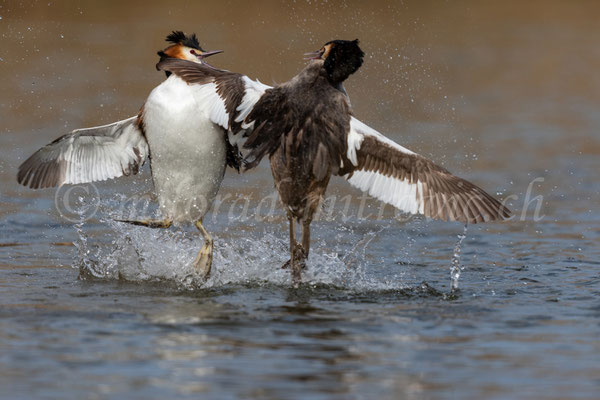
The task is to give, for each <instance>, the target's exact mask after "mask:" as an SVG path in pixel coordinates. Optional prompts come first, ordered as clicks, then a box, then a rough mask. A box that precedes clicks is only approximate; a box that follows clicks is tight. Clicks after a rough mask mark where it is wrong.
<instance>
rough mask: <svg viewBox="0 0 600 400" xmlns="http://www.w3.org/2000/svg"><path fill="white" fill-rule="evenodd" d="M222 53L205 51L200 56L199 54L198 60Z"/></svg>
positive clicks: (220, 51) (219, 51)
mask: <svg viewBox="0 0 600 400" xmlns="http://www.w3.org/2000/svg"><path fill="white" fill-rule="evenodd" d="M222 52H223V50H213V51H205V52H203V53H202V54H200V58H206V57H210V56H214V55H215V54H219V53H222Z"/></svg>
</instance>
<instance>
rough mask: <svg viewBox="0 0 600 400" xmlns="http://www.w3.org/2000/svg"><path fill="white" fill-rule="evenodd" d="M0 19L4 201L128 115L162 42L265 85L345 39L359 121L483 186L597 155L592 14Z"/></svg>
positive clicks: (516, 5) (211, 9)
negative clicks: (46, 147)
mask: <svg viewBox="0 0 600 400" xmlns="http://www.w3.org/2000/svg"><path fill="white" fill-rule="evenodd" d="M0 16H1V17H2V19H1V20H0V32H1V35H2V46H1V48H0V57H1V59H2V61H0V71H1V74H2V91H1V92H0V121H1V124H0V132H1V138H2V139H1V142H0V144H2V152H3V156H2V157H1V158H2V161H1V162H0V163H1V164H0V168H1V169H2V184H3V185H5V184H7V183H10V186H11V190H12V183H13V182H14V173H15V168H16V166H18V164H19V163H20V162H21V161H22V160H23V157H26V156H28V155H29V154H30V153H31V152H32V151H34V150H35V149H36V148H38V147H40V146H41V145H43V144H45V143H47V142H48V141H50V140H53V139H54V138H55V137H57V136H59V135H61V134H63V133H66V132H68V131H70V130H71V129H74V128H78V127H84V126H91V125H98V124H104V123H108V122H111V121H115V120H118V119H122V118H125V117H128V116H131V115H133V114H135V113H136V112H137V110H138V109H139V107H140V106H141V104H142V103H143V101H144V99H145V98H146V96H147V95H148V93H149V92H150V90H151V89H152V88H153V87H154V86H156V85H157V84H158V83H159V82H161V81H162V80H163V75H162V74H161V73H159V72H157V71H156V70H155V68H154V65H155V63H156V61H157V56H156V51H157V50H159V49H162V48H163V47H164V46H165V42H164V37H165V35H166V34H167V33H169V32H170V31H171V30H174V29H181V30H185V31H186V32H196V33H197V34H198V36H199V38H200V40H201V43H202V45H203V46H204V47H205V48H207V49H224V50H225V51H226V52H225V53H224V54H221V55H218V56H216V57H214V58H212V59H211V62H212V63H213V64H215V65H217V66H219V67H222V68H226V69H230V70H235V71H239V72H243V73H246V74H248V75H249V76H250V77H254V78H258V79H260V80H261V81H262V82H264V83H267V84H273V83H276V82H282V81H285V80H287V79H289V78H290V77H292V76H293V75H294V74H296V73H297V72H298V71H299V70H300V69H301V68H302V67H303V65H304V61H303V59H302V54H303V53H304V52H306V51H311V50H316V49H318V48H319V47H320V46H321V44H322V43H324V42H326V41H328V40H330V39H334V38H346V39H354V38H359V39H360V40H361V45H362V47H363V49H364V50H365V52H366V53H367V58H366V62H365V64H364V66H363V68H362V69H361V70H360V71H359V72H358V73H357V74H355V75H354V76H353V77H351V78H350V79H349V81H348V82H347V84H346V87H347V89H348V92H349V94H350V96H351V98H352V102H353V105H354V108H355V114H356V115H357V117H358V118H360V119H361V120H363V121H365V122H367V123H369V124H370V125H372V126H373V127H375V128H377V129H378V130H380V131H382V132H383V133H385V134H387V135H389V136H391V137H392V138H394V139H395V140H397V141H399V142H400V143H402V144H403V145H405V146H407V147H409V148H411V149H414V150H416V151H419V152H422V153H424V154H425V155H428V156H430V157H433V158H434V159H436V160H437V161H438V162H440V163H442V164H444V165H446V166H447V167H451V169H452V170H454V171H457V172H461V170H472V171H481V170H488V171H491V170H496V171H498V172H499V171H502V173H501V174H500V173H499V174H498V176H497V181H496V182H494V185H496V184H501V183H502V182H506V181H508V180H513V179H516V180H517V181H518V180H519V177H520V176H524V178H523V183H525V182H526V181H528V180H529V178H528V177H527V174H529V173H533V174H540V173H543V172H544V171H546V170H549V169H552V168H554V167H556V166H557V165H558V164H557V163H556V159H557V158H561V157H565V156H566V157H571V156H572V157H579V156H580V155H586V154H587V155H594V154H598V153H599V152H600V134H599V132H598V130H599V129H598V127H599V126H600V113H599V111H598V110H600V73H598V71H599V67H600V46H599V43H600V24H599V23H598V21H599V17H600V3H599V2H595V1H575V2H567V1H527V2H523V1H503V2H498V1H404V2H395V1H388V2H385V1H370V2H358V1H356V2H352V1H346V2H337V1H329V2H320V1H295V2H288V1H260V2H235V1H189V2H188V1H178V2H164V1H162V2H158V1H151V2H147V1H127V2H117V1H102V2H96V1H87V2H80V1H60V2H55V1H33V2H16V1H8V2H4V3H2V5H1V7H0ZM493 188H494V186H492V188H491V190H493ZM509 189H510V188H509ZM518 190H521V191H522V188H521V189H518Z"/></svg>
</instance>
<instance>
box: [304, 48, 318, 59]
mask: <svg viewBox="0 0 600 400" xmlns="http://www.w3.org/2000/svg"><path fill="white" fill-rule="evenodd" d="M304 59H305V60H319V59H321V50H317V51H311V52H310V53H304Z"/></svg>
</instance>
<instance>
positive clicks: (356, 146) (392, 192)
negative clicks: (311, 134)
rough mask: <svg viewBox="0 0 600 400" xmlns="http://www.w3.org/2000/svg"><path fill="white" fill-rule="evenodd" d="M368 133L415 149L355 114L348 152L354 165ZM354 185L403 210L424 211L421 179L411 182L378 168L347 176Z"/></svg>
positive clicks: (400, 147) (401, 148) (388, 141)
mask: <svg viewBox="0 0 600 400" xmlns="http://www.w3.org/2000/svg"><path fill="white" fill-rule="evenodd" d="M365 136H371V137H373V138H375V139H376V140H377V141H378V142H380V143H382V144H386V145H389V146H390V147H392V148H394V149H396V150H398V151H400V152H402V153H405V154H410V155H413V154H415V153H413V152H412V151H410V150H408V149H406V148H404V147H402V146H400V145H399V144H397V143H396V142H394V141H392V140H390V139H388V138H386V137H385V136H383V135H382V134H381V133H379V132H377V131H376V130H375V129H373V128H371V127H369V126H367V125H365V124H364V123H362V122H361V121H359V120H358V119H356V118H354V117H352V119H351V120H350V132H349V133H348V140H347V142H348V151H347V154H346V156H347V157H348V159H349V160H350V161H351V162H352V164H353V165H354V166H358V157H357V154H356V153H357V151H359V150H360V148H361V145H362V142H363V140H364V138H365ZM344 177H345V178H346V180H348V183H350V184H351V185H352V186H354V187H356V188H358V189H360V190H362V191H363V192H366V193H368V194H369V195H371V196H373V197H375V198H376V199H378V200H380V201H383V202H384V203H387V204H391V205H393V206H394V207H396V208H398V209H399V210H401V211H404V212H407V213H411V214H417V213H421V214H423V213H424V210H425V203H424V201H423V184H422V183H421V182H420V181H416V182H412V183H411V182H410V181H409V180H401V179H399V178H396V177H394V176H386V175H384V174H383V173H381V172H378V171H364V170H356V171H354V172H353V173H351V174H347V175H345V176H344Z"/></svg>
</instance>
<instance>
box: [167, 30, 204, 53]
mask: <svg viewBox="0 0 600 400" xmlns="http://www.w3.org/2000/svg"><path fill="white" fill-rule="evenodd" d="M165 40H166V41H167V42H169V43H173V44H181V45H184V46H187V47H191V48H192V49H198V50H200V51H204V50H203V49H202V47H200V42H199V41H198V37H197V36H196V34H195V33H192V34H191V35H186V34H185V33H183V32H182V31H173V33H171V34H169V35H167V38H166V39H165Z"/></svg>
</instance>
